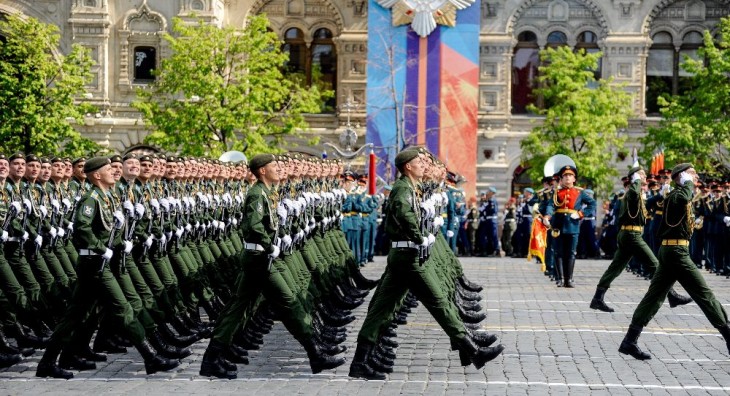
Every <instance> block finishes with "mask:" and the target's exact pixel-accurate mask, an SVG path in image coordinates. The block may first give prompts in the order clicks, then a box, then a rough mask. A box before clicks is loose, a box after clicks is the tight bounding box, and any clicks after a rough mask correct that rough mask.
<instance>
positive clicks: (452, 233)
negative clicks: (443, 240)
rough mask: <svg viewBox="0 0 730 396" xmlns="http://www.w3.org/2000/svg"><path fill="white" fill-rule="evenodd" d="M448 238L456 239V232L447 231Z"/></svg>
mask: <svg viewBox="0 0 730 396" xmlns="http://www.w3.org/2000/svg"><path fill="white" fill-rule="evenodd" d="M446 237H447V238H453V237H454V231H451V230H448V231H446Z"/></svg>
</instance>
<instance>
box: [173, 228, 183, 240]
mask: <svg viewBox="0 0 730 396" xmlns="http://www.w3.org/2000/svg"><path fill="white" fill-rule="evenodd" d="M183 231H185V230H184V229H183V228H182V227H177V229H176V230H175V236H176V237H178V238H180V237H181V236H182V234H183Z"/></svg>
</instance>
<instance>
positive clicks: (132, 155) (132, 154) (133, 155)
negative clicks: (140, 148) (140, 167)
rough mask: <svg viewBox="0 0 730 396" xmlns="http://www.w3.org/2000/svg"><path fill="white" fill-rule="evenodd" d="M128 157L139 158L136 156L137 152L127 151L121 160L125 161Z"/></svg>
mask: <svg viewBox="0 0 730 396" xmlns="http://www.w3.org/2000/svg"><path fill="white" fill-rule="evenodd" d="M129 159H139V158H138V157H137V154H135V153H127V154H124V157H122V161H126V160H129Z"/></svg>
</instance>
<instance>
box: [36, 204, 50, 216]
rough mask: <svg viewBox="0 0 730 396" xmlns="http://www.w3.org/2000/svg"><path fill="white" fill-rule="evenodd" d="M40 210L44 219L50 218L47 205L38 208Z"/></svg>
mask: <svg viewBox="0 0 730 396" xmlns="http://www.w3.org/2000/svg"><path fill="white" fill-rule="evenodd" d="M38 210H40V211H41V216H42V217H46V216H48V208H46V205H40V206H38Z"/></svg>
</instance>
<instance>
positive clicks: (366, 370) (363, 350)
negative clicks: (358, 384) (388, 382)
mask: <svg viewBox="0 0 730 396" xmlns="http://www.w3.org/2000/svg"><path fill="white" fill-rule="evenodd" d="M373 348H375V345H373V344H371V343H369V342H358V343H357V349H355V357H354V358H353V359H352V364H350V374H349V376H350V377H353V378H363V379H368V380H381V381H383V380H385V374H383V373H381V372H378V371H375V370H373V368H372V367H370V363H369V362H370V353H371V352H372V350H373Z"/></svg>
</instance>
